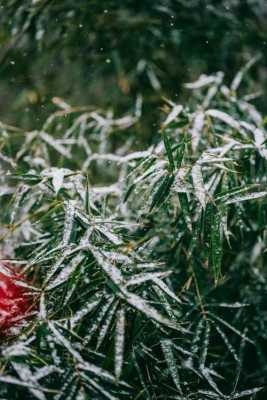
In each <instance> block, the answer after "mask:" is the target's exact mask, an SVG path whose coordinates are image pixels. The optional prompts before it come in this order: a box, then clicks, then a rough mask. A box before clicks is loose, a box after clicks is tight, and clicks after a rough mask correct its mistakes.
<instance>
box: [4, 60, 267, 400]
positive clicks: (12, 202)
mask: <svg viewBox="0 0 267 400" xmlns="http://www.w3.org/2000/svg"><path fill="white" fill-rule="evenodd" d="M252 63H253V61H252V62H250V64H249V65H247V66H246V67H245V68H244V69H242V70H241V71H240V72H239V73H238V74H237V75H236V77H235V78H234V80H233V82H232V84H231V86H230V87H227V86H226V84H225V82H224V77H223V74H222V73H218V74H214V75H210V76H206V75H202V76H200V78H199V79H198V80H197V81H195V82H193V83H190V84H187V88H188V89H189V90H194V93H195V94H194V96H192V104H191V105H188V106H182V105H179V104H175V103H173V102H171V101H166V105H165V107H164V110H165V112H166V113H167V115H166V116H165V118H164V119H163V122H162V124H161V127H160V130H159V133H158V135H157V137H156V139H155V144H154V145H153V146H151V147H149V148H147V149H143V150H142V151H139V150H136V151H135V150H134V143H133V142H134V137H135V136H134V135H135V127H136V125H137V124H138V123H139V122H138V121H139V119H140V116H141V114H142V101H141V98H138V100H137V102H136V106H135V109H134V110H133V111H132V112H131V113H128V114H126V115H125V116H123V117H122V118H116V117H115V116H114V115H113V114H112V113H111V112H107V113H105V112H103V111H101V110H92V109H90V108H86V107H84V108H78V107H77V108H72V107H70V106H69V105H68V104H67V103H65V102H63V101H62V100H60V99H57V104H58V106H59V107H60V110H59V111H57V112H56V113H55V114H53V115H52V116H50V117H49V119H48V120H47V121H46V122H45V124H44V126H43V127H42V129H41V130H38V131H37V130H36V131H31V132H25V131H23V130H21V129H18V128H15V127H12V126H8V125H5V124H3V123H2V124H1V126H0V128H1V152H0V159H1V165H2V167H1V170H2V173H1V208H2V213H1V223H2V226H1V232H0V234H1V243H2V247H3V252H4V254H5V257H8V258H10V259H11V260H12V262H13V263H15V264H16V263H17V264H18V265H19V266H21V268H22V269H23V272H24V274H25V273H26V274H27V275H28V284H26V283H24V286H25V285H26V287H28V289H29V292H30V293H31V296H32V294H33V297H34V303H35V307H34V310H35V311H34V313H32V312H31V315H26V316H25V321H24V322H23V323H22V324H21V326H20V327H19V330H18V328H17V327H16V329H13V331H11V332H10V335H11V336H10V338H9V339H8V340H7V338H3V341H2V345H1V356H0V365H1V372H0V382H1V385H0V396H1V398H2V399H11V398H12V399H14V400H15V399H24V398H28V399H30V398H33V399H34V398H36V399H40V400H45V399H54V400H63V399H64V400H67V399H68V400H74V399H89V398H90V399H111V400H113V399H126V398H129V396H130V398H132V399H151V400H152V399H164V400H167V399H188V400H189V399H190V400H194V399H195V400H199V399H203V400H204V399H207V400H208V399H225V400H230V399H239V398H246V399H255V398H257V399H260V398H261V397H260V396H262V395H263V397H262V398H264V394H263V393H264V385H265V383H266V382H265V380H264V379H265V378H264V377H265V376H266V372H267V371H266V365H267V363H266V361H267V353H266V328H267V320H266V304H265V302H264V296H265V295H266V282H267V276H266V271H265V270H264V258H265V261H266V256H265V252H264V250H265V246H266V216H267V208H266V195H267V190H266V176H267V175H266V159H267V150H266V131H265V129H264V123H265V121H264V120H263V118H262V116H261V115H260V114H259V112H258V111H257V110H256V108H255V107H254V106H253V104H252V101H253V99H254V95H253V94H252V95H241V94H240V95H237V93H238V92H239V85H240V83H241V81H242V79H243V76H244V74H245V72H246V70H247V69H248V67H250V66H251V64H252ZM264 307H265V309H264Z"/></svg>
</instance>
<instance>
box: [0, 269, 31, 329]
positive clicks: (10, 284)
mask: <svg viewBox="0 0 267 400" xmlns="http://www.w3.org/2000/svg"><path fill="white" fill-rule="evenodd" d="M22 282H25V277H24V276H23V275H21V274H18V272H16V270H15V269H14V267H12V266H10V265H7V264H6V263H2V262H1V261H0V333H1V332H3V331H5V330H6V329H9V328H12V327H14V326H17V325H18V324H19V323H21V321H22V320H23V319H24V318H25V316H27V314H28V313H29V311H30V309H31V301H30V297H29V290H28V289H25V288H24V287H22V286H20V283H22Z"/></svg>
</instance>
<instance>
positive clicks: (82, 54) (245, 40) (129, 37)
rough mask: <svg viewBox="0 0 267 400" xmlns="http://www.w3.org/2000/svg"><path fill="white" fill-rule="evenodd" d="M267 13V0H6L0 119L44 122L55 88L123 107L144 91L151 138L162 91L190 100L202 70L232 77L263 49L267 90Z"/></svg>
mask: <svg viewBox="0 0 267 400" xmlns="http://www.w3.org/2000/svg"><path fill="white" fill-rule="evenodd" d="M266 18H267V1H266V0H157V1H154V0H123V1H122V0H121V1H120V0H116V1H115V0H102V1H99V0H75V1H74V0H64V1H60V0H24V1H21V0H5V1H0V120H2V121H4V122H5V123H9V124H13V125H19V126H22V127H23V128H25V129H33V128H38V129H39V128H40V127H41V126H42V123H43V122H44V120H45V119H46V118H47V116H48V115H49V114H50V113H51V111H53V110H54V109H55V108H56V107H55V105H54V104H53V102H52V99H53V98H54V97H60V98H63V99H64V101H66V102H67V103H69V104H71V105H73V106H74V105H75V106H76V105H92V106H97V107H104V108H106V109H107V108H112V109H113V110H114V111H115V113H116V114H118V115H120V114H122V113H123V112H125V111H128V110H130V109H131V108H133V107H134V105H135V102H136V98H137V96H138V94H142V96H143V100H144V109H143V116H142V122H143V123H142V124H140V125H141V126H140V128H139V129H140V130H141V137H142V140H144V141H145V142H149V141H150V140H151V138H152V137H153V132H154V129H155V126H156V125H157V120H158V118H159V117H158V116H159V107H160V106H161V105H162V104H163V102H162V98H163V97H167V98H171V99H172V100H173V101H177V102H181V101H186V98H187V96H188V93H187V92H186V91H185V90H184V87H183V84H184V83H185V82H187V81H190V80H192V79H195V78H196V77H197V76H198V75H199V74H203V73H205V74H210V73H213V72H216V71H218V70H221V71H224V72H225V74H226V78H227V79H229V80H230V79H232V77H233V75H234V74H235V73H236V71H237V70H238V69H239V68H240V67H241V66H243V65H244V64H245V62H247V61H248V60H249V59H250V58H251V57H253V56H255V55H257V54H260V55H261V56H262V57H261V59H260V61H259V62H258V63H257V65H256V66H255V67H254V68H253V70H252V78H253V79H254V81H255V82H254V84H255V90H260V91H262V92H265V90H266V86H267V68H266V57H267V24H266ZM189 94H190V93H189ZM256 102H257V106H258V107H259V108H260V109H261V111H262V112H266V110H267V101H266V99H265V98H264V97H263V96H262V97H259V99H258V100H257V101H256Z"/></svg>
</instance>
